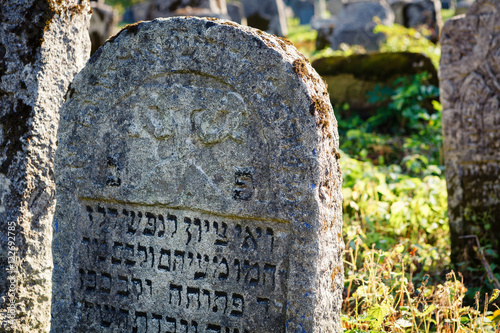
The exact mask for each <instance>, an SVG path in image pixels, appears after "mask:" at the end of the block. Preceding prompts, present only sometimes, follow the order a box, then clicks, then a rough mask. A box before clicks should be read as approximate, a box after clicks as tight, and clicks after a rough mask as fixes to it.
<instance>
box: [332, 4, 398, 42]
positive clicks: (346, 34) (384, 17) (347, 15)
mask: <svg viewBox="0 0 500 333" xmlns="http://www.w3.org/2000/svg"><path fill="white" fill-rule="evenodd" d="M375 17H378V18H379V19H380V23H381V24H384V25H391V24H393V23H394V13H393V11H392V9H391V7H390V6H389V5H388V4H387V2H386V1H385V0H380V1H366V2H365V1H355V2H351V3H348V4H346V6H345V7H344V9H343V10H342V11H341V12H340V13H339V14H338V17H337V19H336V21H335V29H334V31H333V35H332V38H331V47H332V48H333V49H334V50H335V49H338V47H339V46H340V44H341V43H345V44H348V45H361V46H363V47H364V48H365V49H366V50H369V51H374V50H378V49H379V44H380V42H381V41H382V40H383V39H384V34H381V33H378V34H374V33H373V28H374V27H375V26H376V23H375V22H374V21H373V19H374V18H375Z"/></svg>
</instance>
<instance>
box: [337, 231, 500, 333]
mask: <svg viewBox="0 0 500 333" xmlns="http://www.w3.org/2000/svg"><path fill="white" fill-rule="evenodd" d="M363 236H364V235H363V232H362V231H361V230H360V229H359V228H358V229H353V228H350V229H349V230H348V241H347V249H346V260H345V268H346V269H345V271H346V281H345V282H346V290H347V295H346V297H345V298H344V303H343V313H344V315H343V316H342V317H341V319H342V326H343V328H344V332H426V333H427V332H443V333H452V332H453V333H455V332H461V333H472V332H491V333H494V332H498V330H500V309H498V307H495V306H494V305H493V301H494V300H495V299H496V298H497V297H498V296H499V294H500V291H499V290H493V292H492V295H491V297H490V298H488V295H485V301H484V303H483V306H482V307H481V306H480V302H479V294H477V295H476V303H475V306H474V307H468V306H464V305H463V300H464V296H465V293H466V292H467V288H466V287H465V286H464V284H463V281H462V280H461V279H460V274H459V276H458V277H457V275H456V274H455V273H453V271H452V272H450V273H448V274H447V275H446V279H445V281H444V283H435V284H432V283H431V281H430V279H429V276H428V275H425V276H423V277H422V278H420V279H419V281H420V282H419V285H415V284H414V283H413V281H412V277H413V276H414V273H415V269H416V267H417V266H418V263H419V262H420V261H422V257H425V256H426V254H425V253H420V252H421V251H420V249H418V248H416V247H415V246H414V245H410V246H407V245H404V244H398V245H395V246H393V247H392V248H391V249H390V250H388V251H382V250H376V249H374V248H368V247H367V246H366V245H365V244H366V243H365V241H364V239H363Z"/></svg>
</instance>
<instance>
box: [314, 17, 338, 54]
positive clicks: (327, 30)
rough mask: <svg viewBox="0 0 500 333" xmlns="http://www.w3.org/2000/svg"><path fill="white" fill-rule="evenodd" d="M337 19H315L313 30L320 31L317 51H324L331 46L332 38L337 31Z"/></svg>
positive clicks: (317, 38) (317, 39)
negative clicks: (335, 30)
mask: <svg viewBox="0 0 500 333" xmlns="http://www.w3.org/2000/svg"><path fill="white" fill-rule="evenodd" d="M335 21H336V19H335V18H327V19H313V20H312V21H311V28H312V29H314V30H316V31H318V36H317V37H316V50H322V49H324V48H326V47H328V46H330V45H331V38H332V35H333V32H334V29H335Z"/></svg>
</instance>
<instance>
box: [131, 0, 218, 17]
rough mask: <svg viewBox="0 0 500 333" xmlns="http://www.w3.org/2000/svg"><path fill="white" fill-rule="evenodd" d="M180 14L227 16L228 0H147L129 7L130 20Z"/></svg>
mask: <svg viewBox="0 0 500 333" xmlns="http://www.w3.org/2000/svg"><path fill="white" fill-rule="evenodd" d="M180 15H190V16H208V17H218V18H226V17H227V8H226V0H147V1H145V2H140V3H138V4H135V5H134V6H132V7H130V8H128V9H127V11H126V12H125V13H124V15H123V17H124V20H126V21H128V22H135V21H144V20H154V19H155V18H159V17H171V16H180Z"/></svg>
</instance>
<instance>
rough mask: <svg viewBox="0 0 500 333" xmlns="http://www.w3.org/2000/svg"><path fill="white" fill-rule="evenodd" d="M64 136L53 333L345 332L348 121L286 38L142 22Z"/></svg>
mask: <svg viewBox="0 0 500 333" xmlns="http://www.w3.org/2000/svg"><path fill="white" fill-rule="evenodd" d="M59 128H60V131H59V134H58V138H59V147H58V152H57V159H56V161H57V165H56V169H57V171H56V179H57V184H58V201H57V204H58V206H57V207H56V214H55V226H56V227H55V233H54V242H53V248H54V263H55V268H54V295H53V306H52V313H53V322H52V329H53V331H54V332H61V331H64V332H75V331H98V332H115V331H127V332H129V331H134V330H135V331H137V332H146V331H147V332H158V331H161V332H164V331H169V332H231V333H235V332H239V333H243V332H252V333H254V332H285V330H287V331H289V332H295V331H296V330H299V329H300V330H305V331H306V332H339V331H340V307H341V302H342V291H343V268H342V250H343V241H342V233H341V223H342V221H341V219H342V212H341V207H342V206H341V204H342V197H341V174H340V170H339V163H338V158H339V156H340V155H339V153H338V151H337V147H338V135H337V123H336V120H335V117H334V115H333V111H332V109H331V106H330V104H329V102H328V93H327V91H326V87H325V85H324V83H323V82H322V81H321V79H320V77H319V76H318V75H317V74H316V73H315V72H314V70H313V69H312V67H311V66H310V65H309V63H307V61H306V60H305V58H304V57H303V56H302V55H301V54H299V53H298V52H297V50H296V49H295V48H294V47H293V46H292V45H291V43H289V42H288V41H285V40H282V39H279V38H276V37H274V36H271V35H268V34H266V33H263V32H261V31H258V30H255V29H252V28H248V27H242V26H237V25H236V24H234V23H232V22H230V21H224V20H215V19H211V20H207V19H199V18H171V19H158V20H155V21H152V22H146V23H141V24H138V25H132V26H129V27H127V28H125V29H124V30H123V31H122V32H121V33H119V34H118V36H117V37H116V38H114V39H112V40H111V41H108V42H107V43H106V44H104V46H103V47H101V48H100V49H99V50H98V52H97V53H96V54H94V56H93V57H92V58H91V59H90V61H89V63H88V64H87V66H86V67H85V69H84V70H82V72H80V74H79V75H78V76H77V77H76V78H75V80H74V81H73V84H72V87H71V89H70V90H69V92H68V100H67V102H66V104H65V106H64V107H63V110H62V113H61V125H60V127H59ZM68 313H71V314H74V315H71V316H68V315H67V314H68Z"/></svg>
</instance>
